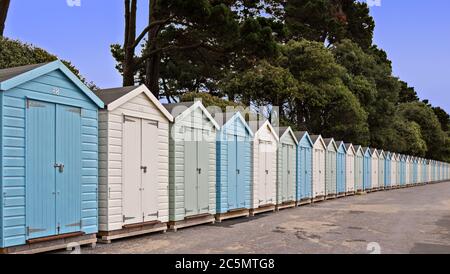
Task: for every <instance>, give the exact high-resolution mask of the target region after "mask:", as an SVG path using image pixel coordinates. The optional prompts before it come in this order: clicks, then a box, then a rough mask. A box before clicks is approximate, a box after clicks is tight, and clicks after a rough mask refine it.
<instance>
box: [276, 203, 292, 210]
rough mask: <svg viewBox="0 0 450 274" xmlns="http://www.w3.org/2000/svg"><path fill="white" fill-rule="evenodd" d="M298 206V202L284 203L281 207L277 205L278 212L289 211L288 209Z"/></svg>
mask: <svg viewBox="0 0 450 274" xmlns="http://www.w3.org/2000/svg"><path fill="white" fill-rule="evenodd" d="M295 206H296V202H295V201H291V202H286V203H282V204H279V205H276V207H275V208H276V211H280V210H283V209H287V208H293V207H295Z"/></svg>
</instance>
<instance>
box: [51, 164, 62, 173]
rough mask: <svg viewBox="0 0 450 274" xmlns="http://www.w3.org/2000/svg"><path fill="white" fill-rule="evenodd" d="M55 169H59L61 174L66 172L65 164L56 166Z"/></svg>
mask: <svg viewBox="0 0 450 274" xmlns="http://www.w3.org/2000/svg"><path fill="white" fill-rule="evenodd" d="M53 167H54V168H57V169H58V170H59V173H63V172H64V164H55V165H54V166H53Z"/></svg>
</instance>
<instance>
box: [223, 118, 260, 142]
mask: <svg viewBox="0 0 450 274" xmlns="http://www.w3.org/2000/svg"><path fill="white" fill-rule="evenodd" d="M236 115H237V118H236ZM235 119H239V120H240V121H241V122H242V123H243V124H244V127H245V129H246V130H247V131H248V133H249V134H250V136H251V137H252V138H253V137H254V134H253V131H252V130H251V128H250V127H249V126H248V124H247V122H246V121H245V119H244V117H242V114H241V113H240V112H239V111H237V112H236V113H235V114H234V115H233V117H231V119H230V120H228V121H227V122H226V123H225V124H224V125H223V126H222V128H226V127H227V124H228V123H230V122H231V121H233V122H234V120H235Z"/></svg>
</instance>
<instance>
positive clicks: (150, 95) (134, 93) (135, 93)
mask: <svg viewBox="0 0 450 274" xmlns="http://www.w3.org/2000/svg"><path fill="white" fill-rule="evenodd" d="M141 93H144V94H145V95H147V97H148V99H150V101H152V103H153V104H155V106H156V108H157V109H158V110H159V111H160V112H161V113H162V114H163V115H164V116H165V117H166V118H167V120H169V121H170V122H173V121H174V118H173V116H172V115H171V114H170V113H169V112H168V111H167V109H166V108H165V107H164V106H163V105H162V104H161V103H160V102H159V100H158V99H157V98H156V97H155V96H154V95H153V93H151V92H150V90H149V89H148V88H147V87H146V86H145V85H140V86H138V87H136V88H135V89H134V90H133V91H131V92H129V93H127V94H126V95H124V96H122V97H120V98H118V99H117V100H115V101H113V102H112V103H110V104H109V105H108V106H107V109H108V110H109V111H113V110H115V109H116V108H118V107H120V106H121V105H123V104H125V103H126V102H128V101H130V100H131V99H133V98H134V97H136V96H138V95H140V94H141Z"/></svg>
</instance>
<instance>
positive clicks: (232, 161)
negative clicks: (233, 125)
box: [227, 135, 238, 210]
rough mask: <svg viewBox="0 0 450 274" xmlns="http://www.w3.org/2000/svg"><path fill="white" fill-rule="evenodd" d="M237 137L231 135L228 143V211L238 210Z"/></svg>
mask: <svg viewBox="0 0 450 274" xmlns="http://www.w3.org/2000/svg"><path fill="white" fill-rule="evenodd" d="M236 138H237V137H236V136H232V135H229V136H228V138H227V139H228V141H227V149H228V151H227V153H228V161H227V164H228V189H227V194H228V209H231V210H233V209H236V208H238V201H237V195H238V194H237V192H238V183H237V172H238V164H237V158H238V157H237V140H236Z"/></svg>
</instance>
